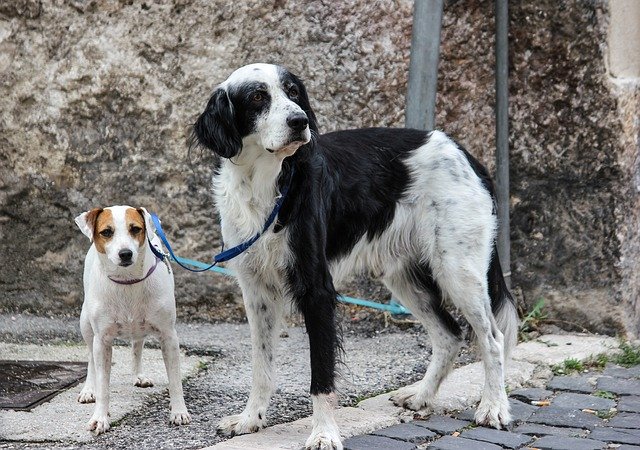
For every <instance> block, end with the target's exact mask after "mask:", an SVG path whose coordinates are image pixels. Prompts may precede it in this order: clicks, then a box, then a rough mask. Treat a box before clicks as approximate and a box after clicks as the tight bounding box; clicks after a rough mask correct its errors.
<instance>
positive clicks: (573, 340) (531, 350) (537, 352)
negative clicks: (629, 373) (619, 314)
mask: <svg viewBox="0 0 640 450" xmlns="http://www.w3.org/2000/svg"><path fill="white" fill-rule="evenodd" d="M618 346H619V342H618V340H617V339H615V338H612V337H607V336H593V335H587V334H566V335H560V334H547V335H543V336H540V337H539V338H538V339H536V340H535V341H529V342H523V343H521V344H519V345H518V346H517V347H516V348H515V349H514V351H513V355H512V358H513V359H514V360H516V361H527V362H530V363H535V364H546V365H549V366H552V365H554V364H560V363H561V362H563V361H564V360H565V359H569V358H574V359H578V360H583V359H587V358H588V357H590V356H595V355H597V354H599V353H608V354H611V353H619V352H620V349H619V348H618Z"/></svg>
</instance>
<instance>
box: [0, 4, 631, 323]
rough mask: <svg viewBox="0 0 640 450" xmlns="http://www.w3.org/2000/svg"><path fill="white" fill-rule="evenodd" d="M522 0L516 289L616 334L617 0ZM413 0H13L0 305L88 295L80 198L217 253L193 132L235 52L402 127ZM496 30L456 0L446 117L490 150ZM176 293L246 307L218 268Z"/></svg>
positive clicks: (478, 147)
mask: <svg viewBox="0 0 640 450" xmlns="http://www.w3.org/2000/svg"><path fill="white" fill-rule="evenodd" d="M511 3H512V4H511V8H512V9H511V25H510V35H511V42H510V58H511V68H510V76H511V79H510V93H511V106H510V116H511V131H510V133H511V146H512V150H511V154H512V174H511V177H512V189H513V192H512V218H513V223H512V231H511V234H512V240H513V256H512V260H513V281H514V284H515V286H516V291H517V292H518V294H519V296H520V297H521V299H522V300H524V305H525V306H524V308H525V309H526V308H527V306H526V305H531V304H532V303H533V302H535V301H536V300H537V299H538V298H539V297H545V298H547V299H548V300H549V302H548V303H551V304H552V308H553V310H554V311H555V314H556V315H555V317H556V318H558V319H561V320H565V321H569V322H572V323H575V325H572V326H574V327H585V328H588V329H591V330H596V331H604V332H609V333H615V332H617V331H619V330H621V329H622V327H623V324H624V320H623V317H630V315H629V312H630V311H632V306H630V305H632V302H634V301H635V299H636V298H637V288H634V289H635V290H634V291H633V292H631V291H630V290H629V289H627V287H629V286H632V285H633V283H632V282H631V281H630V280H631V278H630V277H631V276H632V275H631V274H632V272H633V269H634V268H635V267H636V266H635V265H636V263H635V260H636V259H637V256H638V251H639V249H638V242H637V241H638V238H637V236H636V233H634V232H633V230H632V228H633V221H632V220H630V219H629V214H628V213H629V212H631V211H634V214H635V215H636V216H637V211H638V210H639V208H638V200H637V190H635V188H632V186H633V185H634V184H633V183H634V181H633V180H634V178H633V173H634V169H633V168H634V167H635V165H636V162H635V158H636V155H637V145H638V139H637V133H636V135H635V136H634V135H633V134H632V133H633V131H632V130H631V129H629V126H625V121H627V122H629V121H631V123H633V120H634V117H637V114H636V115H635V116H634V114H635V113H636V112H637V110H634V108H635V106H637V102H635V103H633V101H631V100H629V101H628V102H626V103H624V102H622V101H621V100H620V99H621V98H625V99H626V98H627V97H628V95H627V94H628V90H623V92H622V94H621V93H620V90H616V89H614V87H615V86H614V85H612V84H611V82H610V81H609V78H608V75H607V73H606V69H605V66H604V56H603V55H604V53H603V52H605V51H606V49H605V47H604V46H603V44H604V42H605V41H606V39H605V37H606V30H607V17H608V16H607V14H608V13H607V8H606V6H607V3H606V2H605V1H604V0H601V1H597V0H589V1H587V0H574V1H570V2H563V3H562V5H561V6H557V2H555V1H552V0H544V1H536V2H533V1H523V2H511ZM411 14H412V3H411V2H410V1H409V0H402V1H376V2H367V1H362V0H353V1H349V2H334V1H328V0H325V1H305V2H294V1H290V0H272V1H250V2H249V1H247V2H233V5H232V2H226V1H205V0H202V1H195V0H181V1H174V2H150V1H149V2H141V1H68V2H53V1H48V0H43V1H37V0H36V1H34V0H9V2H4V3H3V4H2V5H0V238H1V242H2V243H1V245H2V248H0V267H2V268H3V270H2V271H0V289H1V290H2V291H1V293H0V302H1V306H0V309H2V310H4V311H37V312H47V313H70V314H77V313H78V311H79V305H80V303H81V301H82V289H81V265H82V259H83V253H84V252H85V251H86V248H87V246H88V241H87V240H86V238H84V236H82V235H81V233H79V231H78V230H77V229H76V228H75V225H74V224H73V217H74V216H75V215H76V214H78V213H79V212H81V211H84V210H86V209H88V208H91V207H94V206H97V205H110V204H117V203H128V204H131V205H134V206H137V205H143V206H146V207H147V208H149V209H151V210H154V211H157V212H158V213H159V215H160V217H161V218H163V223H164V225H165V227H166V231H167V233H168V235H169V236H170V238H171V239H172V241H173V242H174V246H175V248H176V249H177V250H178V251H179V254H181V255H184V256H188V257H192V258H196V259H201V260H208V259H210V257H211V255H212V254H213V252H215V251H216V250H217V249H219V245H220V242H219V236H218V228H217V217H216V216H215V214H214V211H213V208H212V199H211V194H210V176H211V171H212V160H211V157H210V155H207V154H204V153H202V154H201V153H198V152H196V154H191V155H189V154H188V153H187V150H186V145H185V140H186V135H187V132H188V128H189V124H190V123H192V122H193V120H194V118H195V117H196V115H197V113H198V112H199V111H200V110H201V109H202V108H203V106H204V104H205V103H206V99H207V98H208V95H209V94H210V92H211V90H212V88H213V86H214V85H215V84H216V83H218V82H220V81H222V80H223V79H224V78H225V77H226V76H227V75H228V74H229V73H230V72H231V71H233V70H234V69H235V68H237V67H239V66H241V65H243V64H246V63H250V62H257V61H264V62H275V63H280V64H283V65H286V66H288V67H289V68H290V69H292V70H293V71H294V72H296V73H298V74H299V75H301V76H302V78H304V79H305V81H306V83H307V85H308V90H309V92H310V94H311V97H312V100H313V105H314V107H315V109H316V112H317V115H318V117H319V120H320V124H321V130H322V131H330V130H335V129H343V128H352V127H361V126H402V125H403V122H404V111H403V105H404V95H405V89H406V77H407V67H408V61H409V45H410V41H411V20H412V18H411ZM493 32H494V25H493V1H480V0H458V1H449V2H447V4H446V7H445V15H444V29H443V35H442V56H441V66H440V72H439V73H440V80H439V94H438V104H437V111H438V114H437V119H436V123H437V125H438V127H441V128H443V129H444V130H446V131H447V132H449V133H450V134H451V135H452V136H454V137H455V138H456V139H458V140H459V141H460V142H461V143H462V144H464V145H465V146H466V147H467V148H468V149H469V150H470V151H471V152H472V153H474V154H475V155H477V156H478V157H479V158H480V159H481V160H482V161H484V162H485V163H486V164H487V165H488V166H489V167H490V168H493V163H492V158H493V146H494V139H493V134H494V129H493V127H494V122H493V83H494V79H493ZM629 98H632V97H629ZM623 103H624V104H623ZM625 105H626V106H625ZM634 105H635V106H634ZM634 111H635V112H634ZM625 130H626V131H625ZM625 136H626V138H625ZM625 139H626V140H625ZM629 146H631V148H629ZM633 146H635V147H633ZM622 235H624V236H622ZM177 296H178V305H179V315H180V316H181V317H188V318H203V319H208V320H217V319H220V320H227V319H238V318H240V317H241V316H242V309H241V307H240V306H239V302H238V296H239V292H238V290H237V288H235V287H233V283H232V282H231V281H229V280H225V279H223V278H220V277H219V276H217V275H208V274H207V275H191V274H186V273H184V272H183V271H178V273H177ZM621 305H622V306H621ZM624 305H627V306H629V309H628V310H625V309H624V307H625V306H624ZM635 323H636V324H637V318H636V322H635ZM630 324H631V321H629V322H628V323H627V326H630ZM636 330H637V328H636Z"/></svg>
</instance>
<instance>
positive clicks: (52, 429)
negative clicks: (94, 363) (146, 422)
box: [0, 343, 202, 442]
mask: <svg viewBox="0 0 640 450" xmlns="http://www.w3.org/2000/svg"><path fill="white" fill-rule="evenodd" d="M0 354H2V358H3V359H17V360H32V361H38V360H40V361H86V360H87V348H86V346H84V345H65V346H58V345H55V346H54V345H49V346H43V345H34V344H28V345H21V344H20V345H19V344H6V343H0ZM201 359H202V358H199V357H195V356H185V355H184V354H181V355H180V370H181V373H182V376H183V377H185V376H190V375H194V374H195V373H197V372H198V367H199V364H198V363H199V361H200V360H201ZM112 362H113V366H112V368H111V382H110V385H109V391H110V394H111V395H110V402H109V403H110V404H109V413H110V419H111V422H112V423H113V422H115V421H118V420H120V419H122V418H123V417H124V416H125V415H126V414H128V413H129V412H131V411H133V410H135V409H137V408H140V407H142V406H143V405H144V403H145V401H146V400H147V399H148V398H149V396H150V395H152V394H160V393H163V392H166V391H167V388H168V380H167V373H166V370H165V367H164V362H163V360H162V352H161V351H160V350H154V349H148V348H145V349H144V350H143V352H142V369H143V373H144V374H145V375H146V376H148V377H149V378H151V379H152V380H153V381H154V383H155V384H154V386H153V387H148V388H138V387H135V386H134V385H133V378H132V375H131V348H130V347H113V356H112ZM83 386H84V383H80V384H78V385H76V386H75V387H72V388H70V389H68V390H66V391H64V392H61V393H60V394H58V395H56V396H55V397H53V398H52V399H51V400H50V401H48V402H45V403H43V404H41V405H39V406H37V407H35V408H34V409H32V410H31V411H13V410H0V423H1V424H2V426H1V427H0V434H1V437H2V438H3V439H6V440H12V441H17V440H20V441H32V442H41V441H44V440H46V441H72V442H87V441H90V440H92V439H93V438H94V435H93V434H92V433H90V432H88V431H87V430H86V425H87V423H88V422H89V419H90V418H91V415H92V414H93V409H94V406H95V404H93V403H86V404H83V403H78V401H77V397H78V394H79V393H80V390H81V389H82V387H83ZM168 398H169V395H168V393H167V394H166V401H167V420H168V418H169V407H168ZM188 406H189V405H188V404H187V407H188ZM60 417H64V420H59V418H60ZM52 424H55V426H52Z"/></svg>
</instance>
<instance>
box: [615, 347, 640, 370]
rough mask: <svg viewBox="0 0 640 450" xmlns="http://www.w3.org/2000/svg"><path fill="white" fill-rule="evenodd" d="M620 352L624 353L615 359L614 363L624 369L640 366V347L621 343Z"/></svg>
mask: <svg viewBox="0 0 640 450" xmlns="http://www.w3.org/2000/svg"><path fill="white" fill-rule="evenodd" d="M620 350H622V353H620V354H618V355H615V356H614V357H613V362H614V363H616V364H618V365H619V366H624V367H631V366H637V365H638V364H640V345H632V344H630V343H628V342H621V343H620Z"/></svg>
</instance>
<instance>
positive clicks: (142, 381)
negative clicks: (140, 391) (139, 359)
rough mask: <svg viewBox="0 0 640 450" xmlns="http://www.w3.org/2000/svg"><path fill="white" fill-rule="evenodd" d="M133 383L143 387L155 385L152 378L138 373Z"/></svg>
mask: <svg viewBox="0 0 640 450" xmlns="http://www.w3.org/2000/svg"><path fill="white" fill-rule="evenodd" d="M133 385H134V386H137V387H141V388H147V387H153V381H152V380H151V378H147V377H145V376H144V375H138V376H137V377H136V379H135V381H134V383H133Z"/></svg>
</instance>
